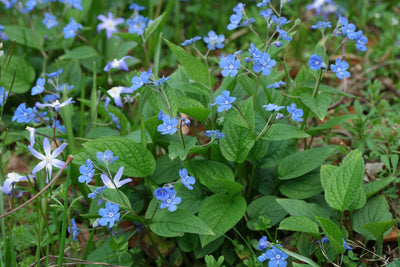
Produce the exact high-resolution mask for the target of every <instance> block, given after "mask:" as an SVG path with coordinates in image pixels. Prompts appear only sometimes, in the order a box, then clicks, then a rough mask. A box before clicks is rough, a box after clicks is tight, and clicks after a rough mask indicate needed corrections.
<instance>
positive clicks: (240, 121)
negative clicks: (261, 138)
mask: <svg viewBox="0 0 400 267" xmlns="http://www.w3.org/2000/svg"><path fill="white" fill-rule="evenodd" d="M238 107H239V110H240V112H241V113H242V115H243V116H244V117H245V118H246V120H247V122H246V120H245V119H244V118H243V117H242V116H241V115H240V113H239V112H237V111H236V110H232V111H230V112H228V113H227V115H226V118H225V120H226V121H229V122H231V123H234V124H237V125H239V126H242V127H245V128H249V124H250V125H251V128H252V129H254V125H255V118H254V106H253V99H252V98H248V99H247V100H245V101H244V102H242V103H240V104H239V106H238Z"/></svg>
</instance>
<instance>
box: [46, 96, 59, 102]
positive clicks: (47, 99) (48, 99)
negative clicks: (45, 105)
mask: <svg viewBox="0 0 400 267" xmlns="http://www.w3.org/2000/svg"><path fill="white" fill-rule="evenodd" d="M57 99H59V97H58V96H57V95H52V94H51V95H45V96H44V97H43V102H54V101H56V100H57Z"/></svg>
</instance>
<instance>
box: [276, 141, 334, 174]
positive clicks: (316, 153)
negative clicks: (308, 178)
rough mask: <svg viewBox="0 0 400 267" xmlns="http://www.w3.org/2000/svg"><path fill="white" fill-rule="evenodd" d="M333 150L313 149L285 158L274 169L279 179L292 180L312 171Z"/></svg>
mask: <svg viewBox="0 0 400 267" xmlns="http://www.w3.org/2000/svg"><path fill="white" fill-rule="evenodd" d="M335 150H336V146H324V147H315V148H312V149H308V150H304V151H298V152H296V153H293V154H291V155H289V156H287V157H285V158H284V159H283V160H281V161H280V162H279V163H278V165H277V167H276V170H277V173H278V175H279V179H280V180H288V179H293V178H296V177H300V176H301V175H303V174H306V173H308V172H310V171H312V170H314V169H315V168H317V167H319V166H320V165H321V164H322V163H323V162H324V161H325V159H326V158H327V157H329V156H330V155H332V153H333V152H334V151H335Z"/></svg>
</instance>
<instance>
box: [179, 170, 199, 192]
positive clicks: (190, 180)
mask: <svg viewBox="0 0 400 267" xmlns="http://www.w3.org/2000/svg"><path fill="white" fill-rule="evenodd" d="M179 176H180V177H181V178H182V179H181V182H182V184H183V185H184V186H186V188H187V189H189V190H193V186H192V184H195V183H196V179H194V177H192V176H189V174H188V171H187V170H186V169H185V168H183V169H181V170H179Z"/></svg>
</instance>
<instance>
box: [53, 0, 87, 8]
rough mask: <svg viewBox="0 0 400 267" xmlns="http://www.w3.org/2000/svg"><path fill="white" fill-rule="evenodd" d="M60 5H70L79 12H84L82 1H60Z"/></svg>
mask: <svg viewBox="0 0 400 267" xmlns="http://www.w3.org/2000/svg"><path fill="white" fill-rule="evenodd" d="M58 1H59V2H60V3H65V4H67V5H70V6H71V7H73V8H75V9H78V10H83V6H82V2H81V0H58Z"/></svg>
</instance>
